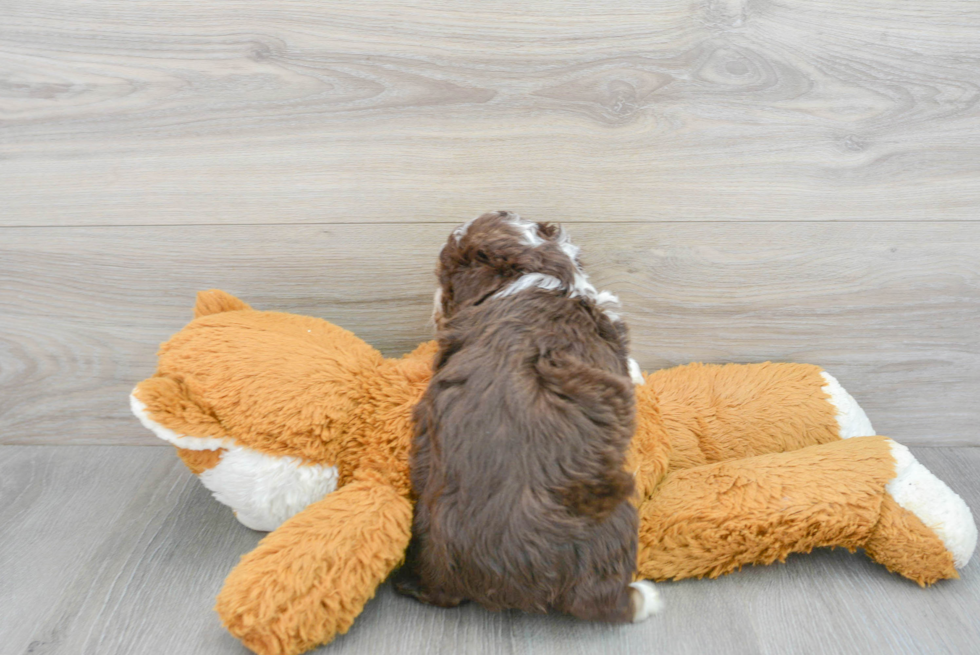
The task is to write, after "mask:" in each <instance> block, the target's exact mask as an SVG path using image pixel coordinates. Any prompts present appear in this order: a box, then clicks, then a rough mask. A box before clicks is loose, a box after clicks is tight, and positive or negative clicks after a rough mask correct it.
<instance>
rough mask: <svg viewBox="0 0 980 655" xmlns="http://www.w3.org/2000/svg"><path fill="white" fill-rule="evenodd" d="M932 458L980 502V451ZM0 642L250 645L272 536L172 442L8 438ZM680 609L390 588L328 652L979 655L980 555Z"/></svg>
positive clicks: (695, 598)
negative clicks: (245, 625) (247, 611)
mask: <svg viewBox="0 0 980 655" xmlns="http://www.w3.org/2000/svg"><path fill="white" fill-rule="evenodd" d="M915 455H916V456H917V457H919V458H920V460H921V461H922V462H923V463H924V464H925V465H926V466H928V467H929V468H930V469H931V470H932V471H933V472H935V473H936V474H937V475H939V476H940V477H941V478H943V479H945V480H946V481H947V482H948V483H949V484H950V485H951V486H952V487H953V488H954V489H955V490H956V491H958V492H959V493H960V494H961V495H962V496H963V497H964V499H965V500H966V501H967V503H969V504H971V505H972V506H973V507H980V477H978V476H977V475H976V472H977V470H978V467H980V449H976V448H919V449H916V450H915ZM0 484H2V492H3V498H4V502H3V503H2V504H0V525H2V526H3V528H2V530H0V571H2V577H0V635H2V637H0V654H2V655H8V654H10V655H21V654H24V653H36V654H39V653H49V654H52V655H53V654H59V655H134V654H140V655H156V654H159V655H173V654H180V655H198V654H200V655H220V654H222V653H229V654H230V653H235V654H238V655H244V653H245V652H246V651H245V649H244V648H243V647H242V646H241V645H240V644H239V643H238V642H237V641H236V640H235V639H234V638H232V637H231V636H230V635H228V634H227V633H226V632H225V631H224V629H223V628H222V627H221V625H220V623H219V622H218V619H217V615H216V614H215V613H214V612H213V611H212V610H211V608H212V606H213V605H214V596H215V595H216V593H217V592H218V590H219V589H220V586H221V582H222V580H223V578H224V576H225V575H226V574H227V573H228V571H229V570H230V569H231V567H232V566H234V564H235V563H236V562H237V561H238V557H239V555H242V554H244V553H245V552H247V551H248V550H250V549H251V548H252V547H253V546H254V545H255V544H256V542H257V541H258V539H259V537H260V534H259V533H256V532H252V531H251V530H248V529H247V528H244V527H242V526H241V525H239V524H238V522H237V521H235V519H234V518H233V517H232V515H231V512H230V511H229V510H228V509H227V508H226V507H225V506H223V505H220V504H218V502H217V501H215V500H213V499H212V498H211V497H210V495H209V493H208V492H207V490H206V489H204V487H203V486H202V485H201V484H200V483H199V482H198V481H197V479H196V478H194V477H193V476H192V475H191V474H190V473H189V472H188V471H187V470H186V469H185V468H184V467H183V465H182V464H180V463H179V461H178V460H177V457H176V456H175V454H174V453H173V452H172V450H171V449H169V448H138V447H106V446H60V447H49V446H0ZM659 586H660V591H661V594H662V596H663V598H664V601H665V603H666V609H665V610H664V612H663V613H662V614H660V615H657V616H655V617H653V618H651V619H650V620H649V621H647V622H646V623H643V624H642V625H637V626H627V627H615V628H610V627H603V626H597V625H590V624H585V623H577V622H575V621H574V620H572V619H568V618H565V617H560V616H525V615H520V614H493V613H489V612H486V611H484V610H482V609H480V608H479V607H475V606H466V607H463V608H460V609H456V610H442V609H436V608H431V607H425V606H421V605H419V604H417V603H415V602H413V601H409V600H406V599H404V598H401V597H398V596H395V595H394V594H393V593H392V592H391V591H390V589H389V588H388V587H387V586H386V587H384V588H383V589H382V590H381V591H380V593H379V594H378V597H376V598H375V599H374V600H373V601H371V603H369V605H368V606H367V608H366V610H365V612H364V614H363V615H362V616H361V618H360V619H358V621H357V622H356V623H355V624H354V626H353V628H352V629H351V631H350V632H349V633H348V634H347V635H345V636H343V637H340V638H339V639H338V640H337V641H335V642H334V643H333V644H331V645H329V646H327V647H325V648H324V649H322V652H323V653H324V654H326V653H331V654H336V655H342V654H345V653H351V654H354V653H357V654H363V655H386V654H390V655H405V654H420V653H446V654H447V655H450V654H451V655H455V654H457V653H467V654H479V653H487V654H493V655H497V654H499V653H540V654H542V655H549V654H554V655H573V654H577V653H581V654H582V655H591V654H594V653H651V654H652V653H656V654H664V655H670V654H671V653H690V654H692V655H702V654H704V653H771V654H773V655H790V654H794V653H800V654H811V653H854V654H855V655H858V654H860V655H869V654H875V653H889V654H896V653H923V654H929V655H934V654H937V653H962V654H964V655H966V654H968V653H976V652H978V647H980V564H978V563H977V561H973V562H972V563H971V564H970V565H969V566H968V567H967V568H966V569H965V570H964V574H963V577H962V578H961V579H960V580H955V581H947V582H943V583H940V584H938V585H935V586H934V587H931V588H928V589H920V588H919V587H918V586H916V585H915V584H913V583H911V582H908V581H906V580H904V579H902V578H899V577H898V576H895V575H893V574H890V573H888V572H887V571H886V570H885V569H884V568H883V567H880V566H878V565H876V564H873V563H872V562H871V561H870V560H869V559H867V558H866V557H865V556H864V555H863V554H861V553H855V554H851V553H848V552H847V551H843V550H836V551H829V550H824V551H817V552H815V553H811V554H809V555H794V556H792V557H790V559H789V560H788V561H787V563H786V564H777V565H773V566H768V567H753V568H748V569H744V570H742V571H740V572H737V573H734V574H732V575H730V576H727V577H724V578H720V579H718V580H689V581H685V582H679V583H661V584H660V585H659Z"/></svg>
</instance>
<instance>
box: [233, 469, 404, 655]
mask: <svg viewBox="0 0 980 655" xmlns="http://www.w3.org/2000/svg"><path fill="white" fill-rule="evenodd" d="M411 528H412V507H411V504H410V503H409V501H408V500H407V499H406V498H404V497H403V496H401V495H399V494H398V493H397V492H396V491H395V490H394V489H393V488H392V487H389V486H387V485H383V484H380V483H377V482H374V481H361V480H356V481H354V482H351V483H350V484H348V485H346V486H344V487H341V488H340V489H338V490H337V491H335V492H333V493H331V494H330V495H328V496H327V497H326V498H324V499H323V500H321V501H319V502H316V503H313V504H312V505H310V506H309V507H307V508H306V509H305V510H303V511H302V512H300V513H299V514H297V515H296V516H294V517H292V518H291V519H289V520H288V521H286V522H285V523H284V524H283V525H282V526H280V527H279V528H278V529H277V530H275V531H274V532H272V533H270V534H269V535H268V536H267V537H265V538H264V539H263V540H262V541H261V542H259V545H258V547H256V549H255V550H253V551H252V552H251V553H248V554H247V555H245V556H244V557H242V559H241V562H240V563H239V564H238V566H237V567H235V569H234V570H233V571H232V572H231V573H230V574H229V575H228V578H227V580H225V586H224V588H223V589H222V590H221V593H220V594H219V595H218V602H217V606H216V607H215V609H216V610H217V611H218V614H219V615H220V616H221V620H222V622H223V623H224V624H225V627H226V628H228V630H229V631H230V632H231V633H232V634H233V635H235V636H236V637H238V638H239V639H240V640H241V641H242V643H243V644H245V645H246V646H247V647H248V648H250V649H252V650H253V651H255V652H256V653H259V654H260V655H295V654H297V653H302V652H304V651H306V650H309V649H311V648H314V647H316V646H318V645H320V644H325V643H327V642H329V641H331V640H332V639H333V638H334V637H335V636H336V635H338V634H343V633H345V632H347V629H348V628H350V626H351V624H352V623H353V622H354V619H355V618H356V617H357V615H358V614H360V613H361V610H362V609H363V608H364V605H365V603H367V601H369V600H370V599H371V598H372V597H373V596H374V593H375V589H376V588H377V587H378V585H380V584H381V583H382V582H384V580H385V578H387V577H388V574H389V573H390V572H391V571H392V570H393V569H394V568H395V567H396V566H398V565H399V564H400V563H401V561H402V559H403V557H404V554H405V549H406V548H407V547H408V540H409V535H410V533H411Z"/></svg>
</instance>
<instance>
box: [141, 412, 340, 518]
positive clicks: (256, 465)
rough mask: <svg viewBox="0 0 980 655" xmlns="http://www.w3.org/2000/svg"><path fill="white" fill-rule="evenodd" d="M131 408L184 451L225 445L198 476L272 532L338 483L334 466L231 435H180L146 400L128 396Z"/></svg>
mask: <svg viewBox="0 0 980 655" xmlns="http://www.w3.org/2000/svg"><path fill="white" fill-rule="evenodd" d="M129 402H130V406H131V407H132V410H133V413H134V414H135V415H136V417H137V418H139V420H140V422H141V423H142V424H143V425H144V427H146V428H148V429H149V430H150V431H152V432H153V433H154V434H155V435H157V436H158V437H160V438H161V439H163V440H164V441H167V442H169V443H172V444H173V445H175V446H178V447H180V448H185V449H187V450H219V449H224V450H225V452H224V453H223V454H222V456H221V459H220V460H219V461H218V464H217V466H214V467H212V468H210V469H208V470H206V471H204V472H202V473H201V474H200V475H199V476H198V477H199V478H200V480H201V482H202V483H204V486H205V487H207V488H208V489H209V490H210V491H211V493H212V494H213V495H214V497H215V499H216V500H217V501H218V502H220V503H223V504H225V505H227V506H228V507H230V508H231V509H232V510H233V511H234V512H235V517H236V518H237V519H238V520H239V521H240V522H241V524H242V525H244V526H246V527H248V528H251V529H253V530H262V531H266V532H268V531H272V530H275V529H276V528H277V527H279V525H280V524H282V522H283V521H285V520H286V519H288V518H289V517H291V516H292V515H294V514H296V513H297V512H299V511H301V510H303V509H304V508H305V507H306V506H307V505H309V504H310V503H312V502H315V501H317V500H320V499H321V498H323V497H324V496H326V495H327V494H328V493H330V492H331V491H334V490H335V489H336V488H337V468H336V467H335V466H325V465H320V464H305V463H303V462H302V461H301V460H299V459H297V458H294V457H272V456H270V455H264V454H262V453H260V452H258V451H255V450H251V449H249V448H243V447H241V446H238V445H236V444H235V442H234V441H233V440H232V439H219V438H214V437H191V436H188V435H183V434H178V433H176V432H174V431H173V430H171V429H169V428H167V427H164V426H163V425H160V424H159V423H157V422H156V421H154V420H153V419H151V418H150V416H149V413H148V412H147V411H146V405H145V404H144V403H142V402H141V401H140V400H139V399H138V398H136V396H135V395H132V394H131V395H130V397H129Z"/></svg>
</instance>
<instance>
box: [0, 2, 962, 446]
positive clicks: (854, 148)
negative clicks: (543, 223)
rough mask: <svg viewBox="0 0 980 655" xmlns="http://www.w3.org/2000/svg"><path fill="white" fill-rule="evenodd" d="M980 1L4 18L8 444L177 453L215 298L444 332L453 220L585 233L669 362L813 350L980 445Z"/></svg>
mask: <svg viewBox="0 0 980 655" xmlns="http://www.w3.org/2000/svg"><path fill="white" fill-rule="evenodd" d="M978 34H980V5H978V4H977V3H976V2H974V1H973V0H963V1H957V0H944V1H943V2H942V3H882V2H879V1H877V0H848V1H846V2H845V1H844V0H828V1H825V2H819V1H817V2H812V1H806V2H804V1H803V0H780V1H779V2H761V1H760V2H756V1H750V2H742V1H741V0H731V1H723V2H691V1H685V2H671V1H669V0H668V1H665V2H657V3H637V2H635V1H633V0H623V1H622V2H618V1H609V0H603V1H602V2H565V1H558V0H554V1H540V2H533V3H529V2H526V1H522V2H492V3H489V2H488V3H458V2H448V1H446V2H433V1H427V2H422V1H418V2H375V1H373V0H362V1H361V2H356V3H354V2H350V3H324V2H320V1H318V0H293V1H286V2H272V1H271V0H259V1H257V2H217V0H193V1H190V0H187V1H174V0H152V1H150V0H127V1H125V2H123V1H121V0H119V1H113V0H106V1H103V2H98V3H77V2H70V1H68V0H29V1H28V0H10V1H8V2H4V3H2V4H0V443H7V444H42V443H43V444H154V443H156V442H155V440H154V439H153V438H152V437H151V436H150V435H149V434H148V433H147V432H146V431H145V430H143V429H142V428H141V427H140V426H139V425H138V423H137V422H136V421H135V420H134V419H133V418H132V417H131V416H130V415H129V413H128V409H127V403H126V395H127V394H128V392H129V390H130V389H131V387H132V386H133V384H134V383H135V382H137V381H138V380H139V379H141V378H143V377H145V376H147V375H149V374H150V373H152V371H153V366H154V361H153V360H154V352H155V349H156V347H157V345H158V344H159V343H160V342H161V341H163V340H165V339H166V338H167V336H168V335H169V334H171V333H173V332H174V331H176V330H177V329H179V328H180V327H181V326H182V325H183V324H184V323H185V322H186V321H187V320H188V318H189V315H190V307H191V305H192V303H193V294H194V292H195V291H196V290H198V289H203V288H209V287H221V288H225V289H227V290H228V291H231V292H233V293H236V294H238V295H240V296H241V297H242V298H244V299H245V300H247V301H249V302H250V303H252V304H253V305H254V306H256V307H257V308H269V309H273V308H274V309H281V310H285V311H293V312H303V313H309V314H313V315H318V316H322V317H324V318H327V319H329V320H332V321H335V322H337V323H339V324H341V325H343V326H344V327H347V328H350V329H352V330H354V331H355V332H357V333H358V334H360V335H361V336H362V337H364V338H365V339H367V340H368V341H369V342H371V343H373V344H375V345H377V346H378V347H380V348H381V349H382V350H383V351H384V352H385V353H386V354H389V355H395V354H399V353H400V352H403V351H405V350H408V349H410V348H411V347H412V346H413V345H415V344H416V343H417V342H419V341H420V340H423V339H425V338H427V337H428V335H429V331H428V328H427V326H426V319H427V317H428V312H429V309H430V303H431V292H432V289H433V284H434V279H433V277H432V272H431V270H432V265H433V262H434V257H435V254H436V252H437V251H438V248H439V246H440V245H441V242H442V241H443V240H444V239H445V236H446V235H447V234H448V232H449V231H450V230H451V228H452V227H453V226H454V225H455V224H457V223H459V222H461V221H463V220H466V219H468V218H470V217H472V216H474V215H476V214H478V213H480V212H482V211H485V210H489V209H498V208H507V209H512V210H516V211H518V212H520V213H521V214H522V215H524V216H526V217H528V218H533V219H537V220H553V221H562V222H565V223H567V224H568V227H569V230H570V232H571V233H572V235H573V237H574V238H575V239H576V240H577V241H578V242H579V243H580V244H581V245H582V246H583V249H584V253H585V258H586V262H587V265H588V267H589V271H590V272H591V273H592V275H593V278H594V279H595V280H596V282H597V283H598V284H599V285H601V286H603V287H606V288H609V289H611V290H613V291H616V292H618V293H619V294H620V296H621V298H622V300H623V302H624V304H625V307H626V314H627V316H628V318H629V319H630V321H631V325H632V329H633V338H634V343H635V350H636V355H637V358H638V360H639V361H640V363H641V364H642V365H643V366H644V367H645V368H648V369H653V368H658V367H662V366H669V365H673V364H682V363H686V362H689V361H695V360H700V361H711V362H727V361H736V362H750V361H762V360H766V359H771V360H781V361H790V360H795V361H809V362H814V363H817V364H821V365H823V366H825V367H827V368H828V369H829V370H831V372H832V373H834V374H835V375H837V377H838V378H839V379H840V380H841V382H842V383H843V384H844V386H845V387H846V388H848V389H849V390H850V391H851V392H852V393H853V395H855V397H857V399H858V400H859V401H860V402H861V403H862V404H863V405H864V406H865V408H866V409H867V411H868V413H869V415H870V417H871V419H872V421H873V422H874V424H875V426H876V427H877V428H878V430H879V431H880V432H881V433H883V434H888V435H889V436H893V437H895V438H896V439H899V440H901V441H904V442H906V443H908V444H913V445H957V444H958V445H964V444H966V445H980V430H978V429H977V425H978V424H980V401H978V399H980V38H978Z"/></svg>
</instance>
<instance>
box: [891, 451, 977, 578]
mask: <svg viewBox="0 0 980 655" xmlns="http://www.w3.org/2000/svg"><path fill="white" fill-rule="evenodd" d="M889 442H890V446H891V453H892V457H894V458H895V477H894V478H893V479H892V481H891V482H889V483H888V485H887V486H886V487H885V489H886V490H887V491H888V493H889V494H891V496H892V498H894V499H895V502H897V503H898V504H899V505H901V506H902V507H904V508H905V509H907V510H909V511H910V512H912V513H913V514H915V515H916V516H917V517H919V520H921V521H922V522H923V523H924V524H925V525H926V527H928V528H930V529H931V530H932V531H933V532H935V533H936V536H938V537H939V538H940V539H942V542H943V544H944V545H945V546H946V550H948V551H949V552H950V553H951V554H952V555H953V561H954V563H955V565H956V568H958V569H960V568H963V567H964V566H966V564H967V562H969V561H970V558H971V557H972V556H973V550H974V548H976V545H977V526H976V523H974V521H973V514H971V513H970V508H969V507H967V505H966V503H965V502H964V501H963V499H962V498H960V497H959V496H958V495H957V494H956V492H954V491H953V490H952V489H950V488H949V487H947V486H946V483H944V482H943V481H942V480H940V479H939V478H937V477H936V476H935V475H933V474H932V473H931V472H930V471H929V469H927V468H926V467H924V466H923V465H922V464H920V463H919V461H918V460H917V459H915V457H914V456H913V455H912V453H911V452H909V449H908V448H906V447H905V446H903V445H902V444H900V443H896V442H894V441H891V440H890V439H889Z"/></svg>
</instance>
